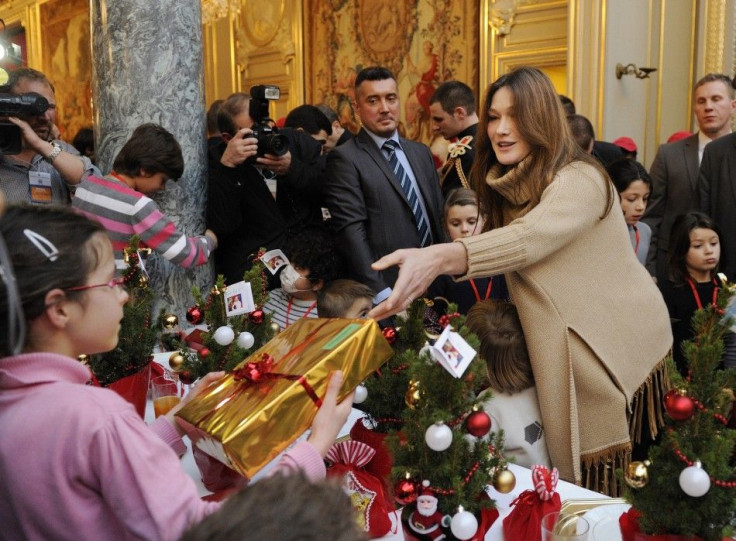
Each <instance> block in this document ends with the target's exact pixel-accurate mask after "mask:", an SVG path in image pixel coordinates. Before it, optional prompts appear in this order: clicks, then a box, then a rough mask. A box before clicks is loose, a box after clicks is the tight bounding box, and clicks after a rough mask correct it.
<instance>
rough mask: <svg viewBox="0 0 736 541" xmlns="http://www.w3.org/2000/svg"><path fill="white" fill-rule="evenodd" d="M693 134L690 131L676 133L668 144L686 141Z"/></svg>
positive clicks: (671, 136)
mask: <svg viewBox="0 0 736 541" xmlns="http://www.w3.org/2000/svg"><path fill="white" fill-rule="evenodd" d="M691 135H692V133H690V132H689V131H687V130H685V131H676V132H675V133H673V134H672V135H670V137H669V139H667V142H668V143H674V142H675V141H679V140H680V139H685V138H686V137H690V136H691Z"/></svg>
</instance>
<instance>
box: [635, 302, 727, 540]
mask: <svg viewBox="0 0 736 541" xmlns="http://www.w3.org/2000/svg"><path fill="white" fill-rule="evenodd" d="M732 295H733V292H732V291H731V290H729V289H728V288H724V289H722V290H721V291H720V293H719V295H718V298H717V300H716V303H715V306H707V307H706V308H704V309H702V310H699V311H697V312H696V313H695V315H694V316H693V320H692V325H693V329H694V330H695V333H696V336H695V339H694V340H691V341H689V342H686V343H685V345H684V346H683V347H684V353H685V357H686V358H687V360H688V368H689V373H688V377H687V378H681V377H679V376H678V374H677V370H676V369H675V368H674V364H673V365H672V366H671V367H670V373H671V375H672V378H673V383H674V385H675V387H674V389H672V390H671V391H669V392H668V393H667V394H666V395H665V396H664V397H663V399H664V403H665V409H666V411H667V414H668V417H669V419H667V425H666V427H665V429H664V433H663V436H662V439H661V442H660V443H659V444H658V445H656V446H654V447H652V448H651V449H650V452H649V460H647V461H644V462H632V463H631V464H630V465H629V467H628V468H627V470H626V471H625V472H623V473H624V479H625V481H626V483H627V484H628V485H629V487H628V489H627V494H626V498H627V499H628V500H629V501H630V502H631V504H632V506H633V509H632V510H630V511H629V512H628V513H627V514H625V515H623V516H622V517H621V527H622V533H623V534H624V538H625V539H627V540H632V539H636V540H640V539H641V540H644V539H652V540H665V539H667V540H673V539H703V540H706V541H713V540H720V539H721V538H722V537H723V536H724V535H726V533H727V532H728V531H729V530H731V531H732V529H731V528H730V527H729V524H730V523H732V522H733V520H734V517H736V464H735V463H734V450H735V448H736V431H734V430H731V429H728V428H726V425H727V419H726V415H727V414H728V410H729V408H730V406H731V401H732V398H733V392H732V389H733V387H734V383H736V371H734V370H732V369H728V370H723V369H721V368H720V363H721V358H722V355H723V349H724V348H723V337H724V335H725V334H726V333H727V332H729V328H728V326H729V325H730V324H731V322H732V320H731V319H730V318H727V319H726V320H725V321H724V317H723V316H724V311H725V308H726V306H727V305H728V303H729V300H730V299H731V297H732Z"/></svg>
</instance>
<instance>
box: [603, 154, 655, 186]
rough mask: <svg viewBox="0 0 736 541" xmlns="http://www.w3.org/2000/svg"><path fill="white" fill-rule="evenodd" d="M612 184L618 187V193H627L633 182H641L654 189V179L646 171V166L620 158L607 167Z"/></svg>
mask: <svg viewBox="0 0 736 541" xmlns="http://www.w3.org/2000/svg"><path fill="white" fill-rule="evenodd" d="M606 171H608V175H609V176H610V177H611V182H613V185H614V186H615V187H616V191H617V192H618V193H621V192H624V191H626V189H627V188H628V187H629V185H631V183H632V182H636V181H637V180H641V181H642V182H643V183H644V184H646V185H647V186H649V189H650V190H651V189H652V178H651V177H650V176H649V173H647V170H646V169H644V166H643V165H642V164H640V163H639V162H637V161H636V160H633V159H631V158H619V159H618V160H616V161H614V162H612V163H611V164H609V166H608V167H606Z"/></svg>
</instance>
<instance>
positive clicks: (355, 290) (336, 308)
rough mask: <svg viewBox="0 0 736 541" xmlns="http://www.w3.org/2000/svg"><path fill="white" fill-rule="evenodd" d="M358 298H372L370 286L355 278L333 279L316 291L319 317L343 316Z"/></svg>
mask: <svg viewBox="0 0 736 541" xmlns="http://www.w3.org/2000/svg"><path fill="white" fill-rule="evenodd" d="M358 299H369V300H371V301H372V300H373V291H371V288H370V287H368V286H367V285H365V284H361V283H360V282H356V281H355V280H345V279H339V280H333V281H332V282H329V283H327V284H326V285H325V286H324V287H323V288H322V289H321V290H319V291H318V292H317V314H319V317H344V316H345V313H346V312H347V311H348V310H350V307H351V306H352V305H353V303H354V302H355V301H357V300H358Z"/></svg>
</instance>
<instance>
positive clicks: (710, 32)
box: [704, 0, 733, 75]
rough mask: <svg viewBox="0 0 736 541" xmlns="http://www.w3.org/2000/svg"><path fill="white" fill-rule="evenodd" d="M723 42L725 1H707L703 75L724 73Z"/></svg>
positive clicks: (724, 36)
mask: <svg viewBox="0 0 736 541" xmlns="http://www.w3.org/2000/svg"><path fill="white" fill-rule="evenodd" d="M725 42H726V0H707V2H706V4H705V66H704V68H705V71H704V73H721V72H723V71H724V69H725V66H724V65H723V60H724V52H725ZM731 75H733V74H731Z"/></svg>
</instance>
